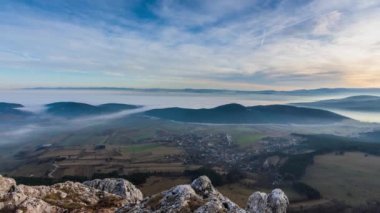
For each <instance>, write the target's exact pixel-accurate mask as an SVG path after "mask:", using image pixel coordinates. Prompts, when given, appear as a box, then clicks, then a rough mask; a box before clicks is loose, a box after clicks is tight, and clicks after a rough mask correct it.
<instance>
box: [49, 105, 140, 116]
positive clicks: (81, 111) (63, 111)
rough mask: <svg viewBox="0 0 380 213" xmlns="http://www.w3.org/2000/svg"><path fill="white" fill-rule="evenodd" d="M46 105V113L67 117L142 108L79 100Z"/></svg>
mask: <svg viewBox="0 0 380 213" xmlns="http://www.w3.org/2000/svg"><path fill="white" fill-rule="evenodd" d="M45 106H46V113H48V114H50V115H54V116H59V117H65V118H76V117H85V116H96V115H104V114H111V113H117V112H121V111H124V110H131V109H137V108H140V106H136V105H129V104H116V103H109V104H102V105H98V106H95V105H90V104H85V103H77V102H56V103H51V104H47V105H45Z"/></svg>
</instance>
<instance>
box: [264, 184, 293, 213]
mask: <svg viewBox="0 0 380 213" xmlns="http://www.w3.org/2000/svg"><path fill="white" fill-rule="evenodd" d="M267 202H268V207H269V208H270V209H271V210H272V212H273V213H284V212H286V209H287V208H288V205H289V199H288V197H287V196H286V195H285V193H284V192H283V191H282V190H281V189H274V190H273V191H272V192H271V193H270V194H269V195H268V199H267Z"/></svg>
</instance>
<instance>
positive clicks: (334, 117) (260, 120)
mask: <svg viewBox="0 0 380 213" xmlns="http://www.w3.org/2000/svg"><path fill="white" fill-rule="evenodd" d="M145 114H146V115H148V116H152V117H157V118H161V119H168V120H174V121H182V122H194V123H220V124H265V123H275V124H290V123H294V124H320V123H334V122H339V121H343V120H346V119H348V118H346V117H344V116H341V115H338V114H335V113H332V112H329V111H325V110H319V109H309V108H303V107H295V106H288V105H269V106H253V107H245V106H242V105H239V104H227V105H222V106H218V107H215V108H211V109H186V108H165V109H153V110H149V111H146V112H145Z"/></svg>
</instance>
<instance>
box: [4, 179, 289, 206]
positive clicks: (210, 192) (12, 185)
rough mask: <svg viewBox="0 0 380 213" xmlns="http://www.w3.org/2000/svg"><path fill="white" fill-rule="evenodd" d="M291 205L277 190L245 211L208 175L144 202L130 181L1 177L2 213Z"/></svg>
mask: <svg viewBox="0 0 380 213" xmlns="http://www.w3.org/2000/svg"><path fill="white" fill-rule="evenodd" d="M288 205H289V201H288V198H287V197H286V195H285V194H284V192H283V191H282V190H280V189H275V190H273V191H272V192H271V193H269V194H265V193H262V192H255V193H253V194H252V195H251V196H250V197H249V199H248V203H247V206H246V209H243V208H241V207H239V206H238V205H237V204H235V203H234V202H232V201H231V200H230V199H228V198H227V197H225V196H223V195H222V194H221V193H220V192H219V191H218V190H216V189H215V188H214V187H213V185H212V183H211V181H210V179H209V178H208V177H206V176H201V177H199V178H197V179H196V180H194V181H193V182H192V183H191V184H188V185H179V186H175V187H173V188H171V189H169V190H167V191H164V192H161V193H158V194H155V195H153V196H149V197H146V198H144V199H143V196H142V193H141V191H140V190H139V189H137V188H136V187H135V186H134V185H133V184H131V183H130V182H128V181H126V180H124V179H103V180H99V179H97V180H92V181H86V182H84V183H83V184H82V183H76V182H70V181H68V182H64V183H58V184H55V185H52V186H26V185H16V181H15V180H13V179H11V178H6V177H2V176H0V212H17V213H18V212H25V213H63V212H65V213H66V212H74V213H76V212H105V213H106V212H118V213H150V212H156V213H161V212H167V213H177V212H178V213H187V212H195V213H206V212H212V213H213V212H215V213H283V212H286V209H287V207H288Z"/></svg>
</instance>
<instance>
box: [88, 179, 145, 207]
mask: <svg viewBox="0 0 380 213" xmlns="http://www.w3.org/2000/svg"><path fill="white" fill-rule="evenodd" d="M83 184H84V185H86V186H89V187H92V188H95V189H99V190H101V191H104V192H109V193H112V194H115V195H119V196H121V197H123V198H124V199H126V200H127V201H128V202H129V203H137V202H139V201H141V200H142V199H143V194H142V193H141V191H140V190H138V189H137V188H136V187H135V186H134V185H133V184H132V183H130V182H129V181H126V180H124V179H121V178H117V179H111V178H106V179H103V180H100V179H95V180H91V181H86V182H84V183H83Z"/></svg>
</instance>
